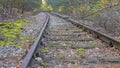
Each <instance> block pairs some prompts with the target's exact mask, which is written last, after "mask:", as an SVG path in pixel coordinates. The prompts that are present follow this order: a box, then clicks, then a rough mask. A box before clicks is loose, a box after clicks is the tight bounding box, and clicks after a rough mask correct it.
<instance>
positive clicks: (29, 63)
mask: <svg viewBox="0 0 120 68" xmlns="http://www.w3.org/2000/svg"><path fill="white" fill-rule="evenodd" d="M64 18H66V17H64ZM48 22H49V23H48ZM80 26H81V25H80ZM86 28H87V27H86ZM88 30H90V29H88ZM91 32H93V31H91ZM91 32H87V31H86V30H85V29H83V27H82V28H80V27H79V26H77V27H76V24H75V25H73V24H72V23H70V22H68V21H66V20H64V19H61V18H58V17H56V16H52V15H50V21H49V17H48V18H46V23H45V25H44V27H43V29H42V31H41V32H40V35H39V36H38V38H37V40H36V42H35V43H34V44H33V47H31V50H30V52H29V53H28V55H27V56H26V57H25V59H24V62H23V64H22V66H21V68H119V67H120V52H119V50H118V49H116V48H115V47H114V46H113V47H111V46H110V45H111V44H113V43H111V44H110V43H105V42H104V40H103V41H102V40H101V38H99V39H98V38H97V37H96V35H95V32H93V33H91ZM96 34H97V36H98V35H99V34H98V33H96ZM100 36H101V35H100ZM102 37H103V36H102ZM110 41H111V40H110Z"/></svg>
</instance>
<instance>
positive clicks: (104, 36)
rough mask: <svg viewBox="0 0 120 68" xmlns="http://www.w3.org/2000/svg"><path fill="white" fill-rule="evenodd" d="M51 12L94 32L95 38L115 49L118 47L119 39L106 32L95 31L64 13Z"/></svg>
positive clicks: (119, 44)
mask: <svg viewBox="0 0 120 68" xmlns="http://www.w3.org/2000/svg"><path fill="white" fill-rule="evenodd" d="M52 14H53V15H56V16H58V17H60V18H63V19H65V20H67V21H69V22H71V23H72V24H74V25H76V26H77V27H79V28H82V29H84V30H86V31H87V32H89V33H92V34H94V35H95V36H96V37H97V38H99V39H101V40H102V41H104V42H106V43H107V44H109V45H110V46H115V47H116V48H117V49H120V40H118V39H116V38H114V37H111V36H110V35H107V34H106V33H102V32H100V31H97V30H96V29H94V28H91V27H89V26H85V25H83V24H81V23H80V22H79V21H77V20H74V19H71V18H69V17H68V16H66V15H61V14H59V13H52Z"/></svg>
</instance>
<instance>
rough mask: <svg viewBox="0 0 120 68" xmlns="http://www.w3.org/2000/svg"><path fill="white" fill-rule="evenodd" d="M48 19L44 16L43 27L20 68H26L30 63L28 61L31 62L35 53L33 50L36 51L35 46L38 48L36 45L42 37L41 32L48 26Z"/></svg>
mask: <svg viewBox="0 0 120 68" xmlns="http://www.w3.org/2000/svg"><path fill="white" fill-rule="evenodd" d="M49 18H50V17H49V15H46V20H45V23H44V25H43V27H42V29H41V31H40V33H39V35H38V37H37V39H36V40H35V42H34V43H33V45H32V46H31V49H30V51H29V52H28V54H27V55H26V56H25V58H24V60H23V63H22V65H21V67H20V68H27V66H28V65H29V63H30V61H31V58H32V56H33V54H34V52H35V50H36V48H37V46H38V43H39V41H40V39H41V37H42V35H43V32H44V30H45V28H46V27H47V24H48V22H49Z"/></svg>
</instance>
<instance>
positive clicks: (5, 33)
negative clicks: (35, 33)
mask: <svg viewBox="0 0 120 68" xmlns="http://www.w3.org/2000/svg"><path fill="white" fill-rule="evenodd" d="M27 24H29V22H28V21H26V20H19V21H15V22H10V23H2V22H0V46H13V45H15V44H16V42H17V41H24V40H27V38H26V37H24V36H21V33H22V31H23V30H22V28H23V27H24V26H26V25H27ZM18 45H19V46H16V45H15V47H17V48H23V45H22V44H18Z"/></svg>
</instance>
